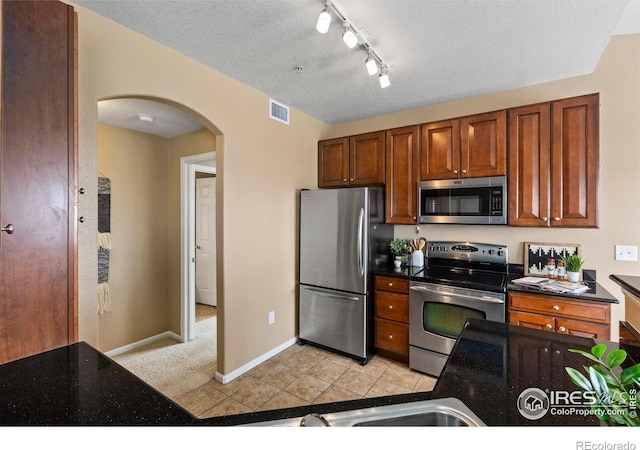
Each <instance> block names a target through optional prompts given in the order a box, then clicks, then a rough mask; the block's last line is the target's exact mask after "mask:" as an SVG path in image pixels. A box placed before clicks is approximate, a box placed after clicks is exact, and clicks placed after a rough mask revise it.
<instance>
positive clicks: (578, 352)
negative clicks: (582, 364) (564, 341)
mask: <svg viewBox="0 0 640 450" xmlns="http://www.w3.org/2000/svg"><path fill="white" fill-rule="evenodd" d="M569 351H570V352H571V353H577V354H579V355H582V356H584V357H585V358H589V359H590V360H591V361H594V362H596V363H598V364H602V361H601V360H600V359H598V358H597V357H595V356H593V355H592V354H591V353H587V352H583V351H582V350H576V349H574V348H570V349H569Z"/></svg>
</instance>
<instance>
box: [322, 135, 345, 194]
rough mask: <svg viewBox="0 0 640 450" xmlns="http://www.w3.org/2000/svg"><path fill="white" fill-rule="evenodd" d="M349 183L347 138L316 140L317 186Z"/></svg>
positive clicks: (336, 185)
mask: <svg viewBox="0 0 640 450" xmlns="http://www.w3.org/2000/svg"><path fill="white" fill-rule="evenodd" d="M348 185H349V138H338V139H328V140H324V141H319V142H318V187H321V188H324V187H340V186H348Z"/></svg>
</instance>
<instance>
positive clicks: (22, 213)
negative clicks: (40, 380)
mask: <svg viewBox="0 0 640 450" xmlns="http://www.w3.org/2000/svg"><path fill="white" fill-rule="evenodd" d="M74 49H75V16H74V12H73V9H72V8H71V7H70V6H68V5H65V4H63V3H60V2H53V1H52V2H47V1H41V2H24V1H4V2H2V87H1V90H0V92H1V102H2V116H1V132H2V145H1V147H0V161H1V164H2V166H1V167H2V172H1V178H0V223H1V224H2V226H3V227H5V226H7V225H8V224H12V225H13V226H14V227H15V231H14V232H13V233H12V234H8V233H6V232H3V233H0V363H2V362H6V361H10V360H14V359H18V358H21V357H24V356H28V355H32V354H35V353H39V352H42V351H45V350H49V349H52V348H56V347H60V346H64V345H66V344H69V343H71V342H74V341H76V340H77V310H76V309H77V308H76V291H77V282H76V276H75V272H76V228H75V215H76V213H75V184H76V183H75V164H76V161H75V160H76V158H75V139H74V137H75V123H74V119H75V101H74V96H75V56H74Z"/></svg>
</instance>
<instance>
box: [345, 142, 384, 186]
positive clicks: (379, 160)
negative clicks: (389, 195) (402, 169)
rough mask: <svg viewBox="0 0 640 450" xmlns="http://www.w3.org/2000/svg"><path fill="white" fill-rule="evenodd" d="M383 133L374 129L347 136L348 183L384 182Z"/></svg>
mask: <svg viewBox="0 0 640 450" xmlns="http://www.w3.org/2000/svg"><path fill="white" fill-rule="evenodd" d="M384 139H385V133H384V131H374V132H372V133H364V134H359V135H357V136H351V137H350V138H349V155H350V159H349V185H350V186H369V185H376V184H384V173H385V167H384V164H385V145H384Z"/></svg>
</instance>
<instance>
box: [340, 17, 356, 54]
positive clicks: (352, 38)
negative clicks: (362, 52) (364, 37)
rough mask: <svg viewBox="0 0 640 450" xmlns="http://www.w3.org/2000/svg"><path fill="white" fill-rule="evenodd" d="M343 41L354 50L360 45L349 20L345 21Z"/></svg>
mask: <svg viewBox="0 0 640 450" xmlns="http://www.w3.org/2000/svg"><path fill="white" fill-rule="evenodd" d="M342 40H343V41H344V43H345V44H347V47H349V48H353V47H355V46H356V45H358V36H356V34H355V33H354V32H353V30H352V29H351V24H350V23H349V21H347V20H345V21H344V32H343V33H342Z"/></svg>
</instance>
